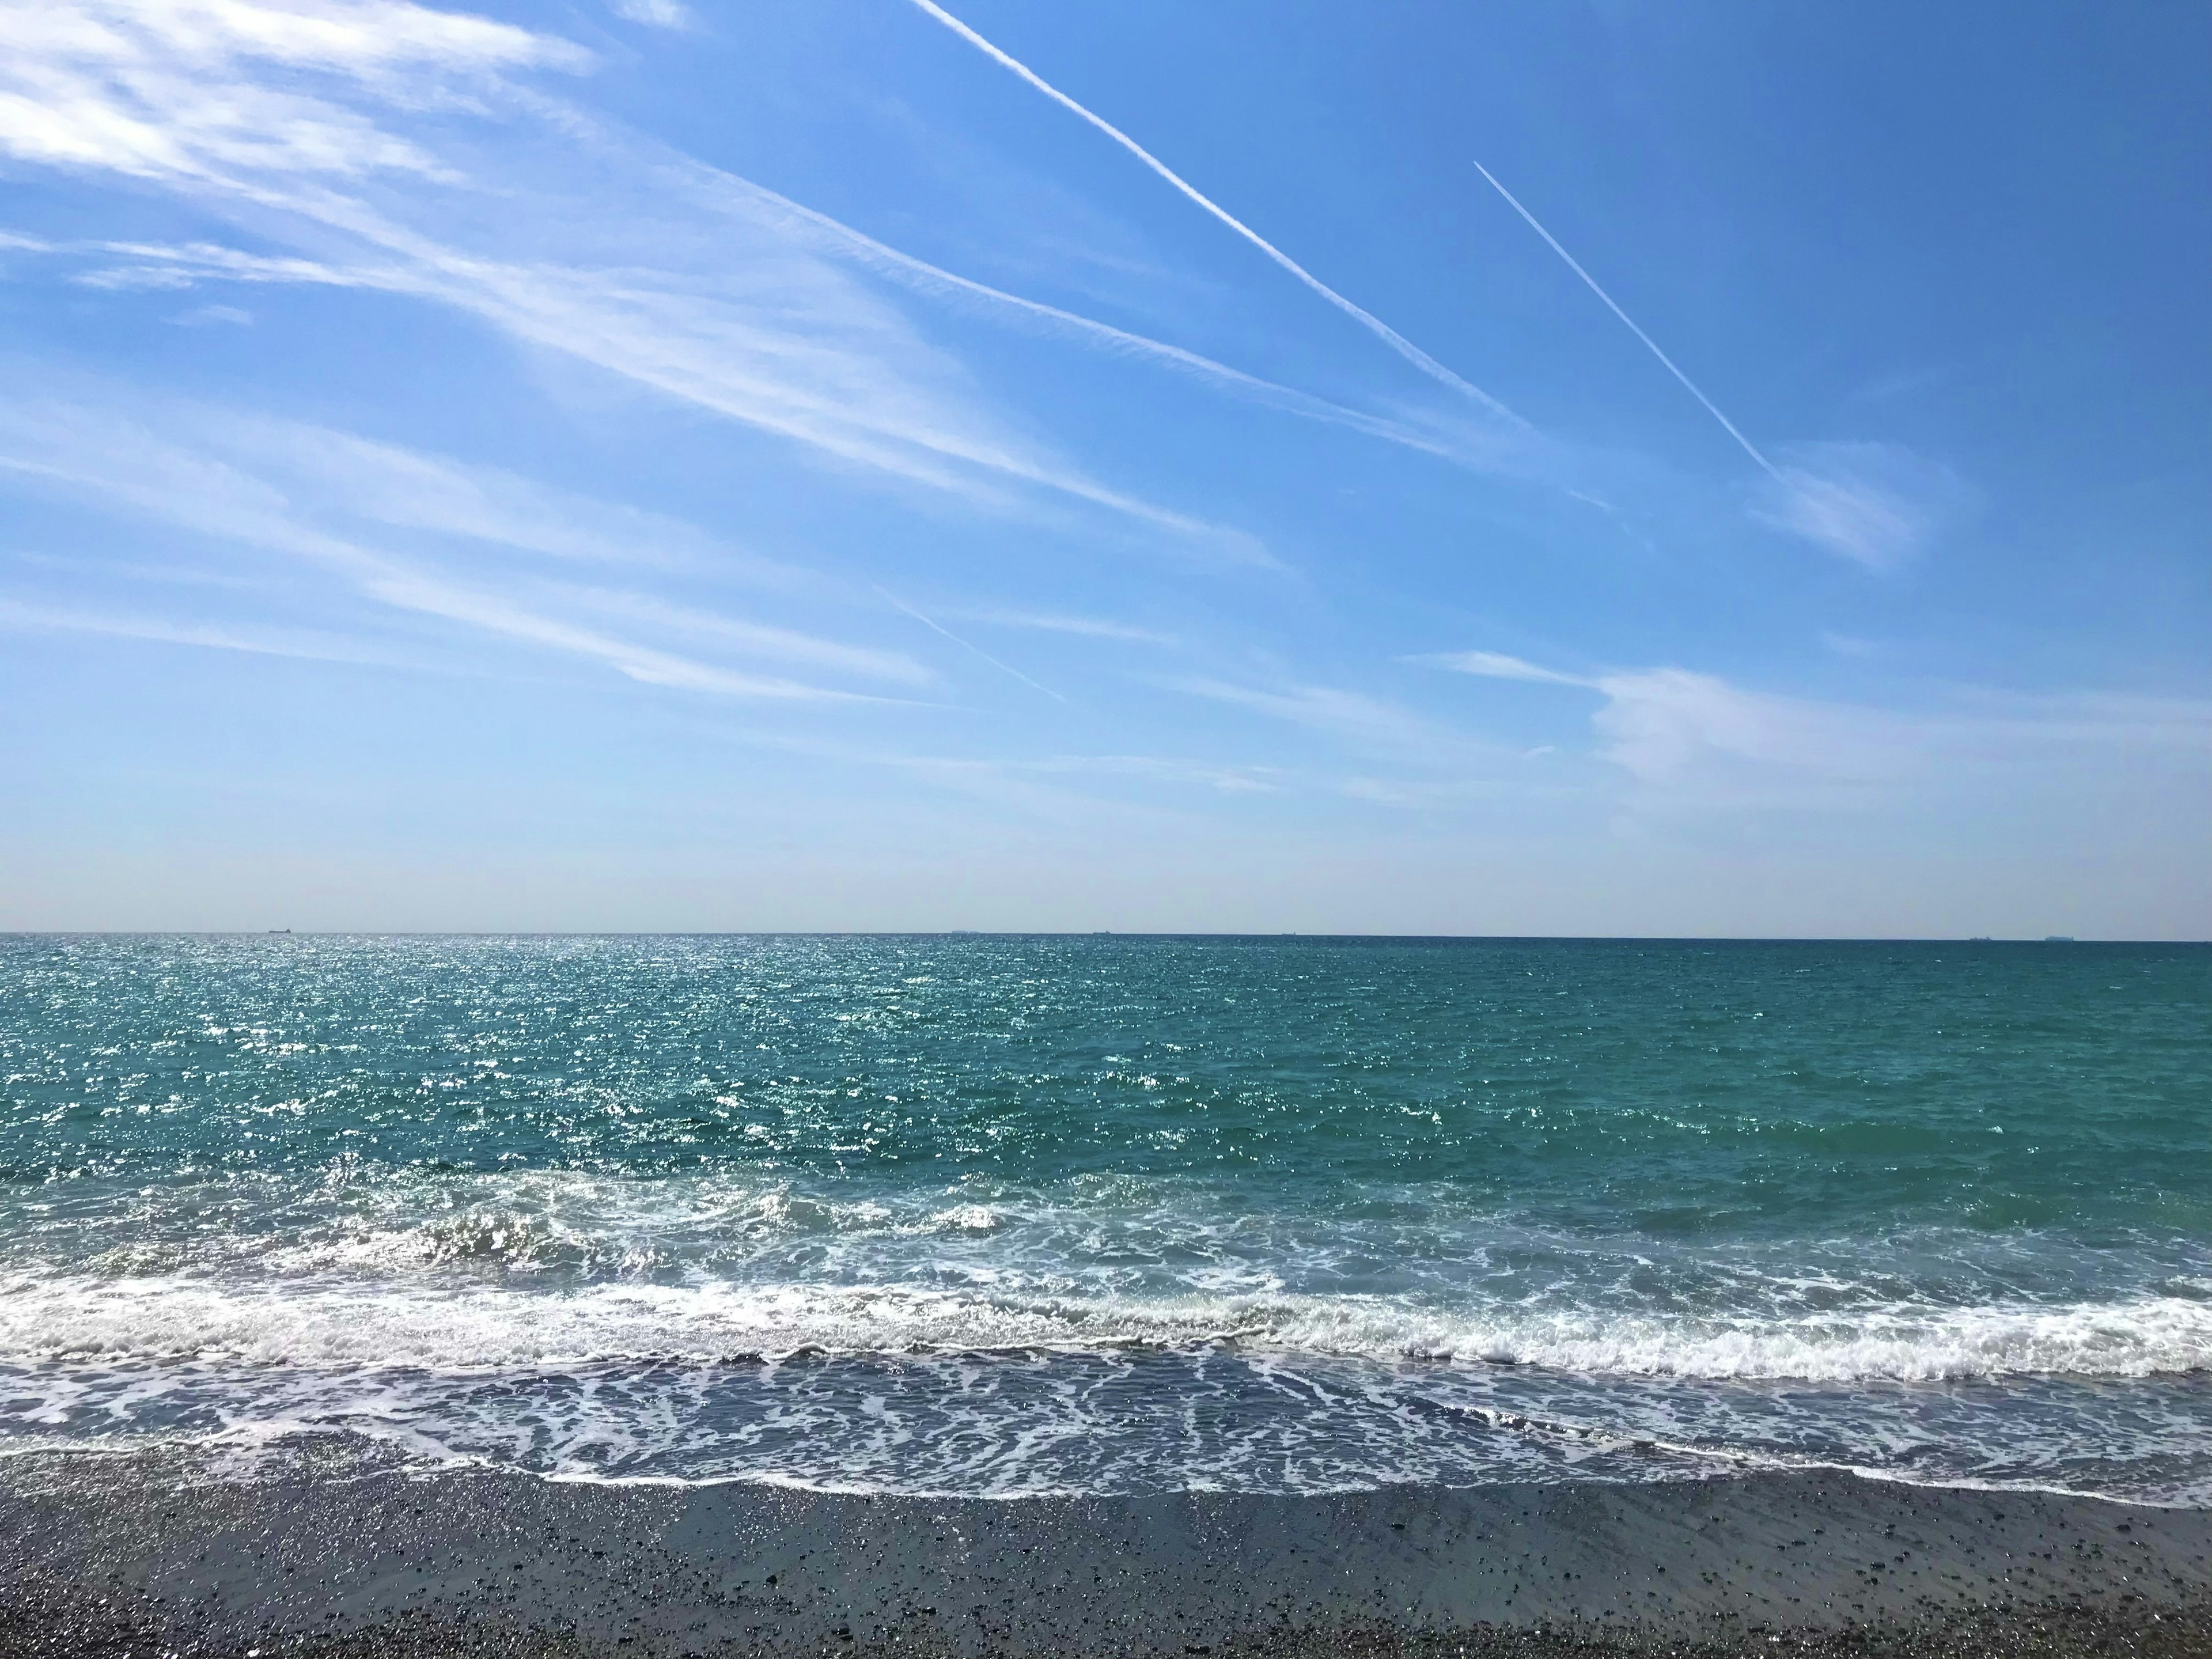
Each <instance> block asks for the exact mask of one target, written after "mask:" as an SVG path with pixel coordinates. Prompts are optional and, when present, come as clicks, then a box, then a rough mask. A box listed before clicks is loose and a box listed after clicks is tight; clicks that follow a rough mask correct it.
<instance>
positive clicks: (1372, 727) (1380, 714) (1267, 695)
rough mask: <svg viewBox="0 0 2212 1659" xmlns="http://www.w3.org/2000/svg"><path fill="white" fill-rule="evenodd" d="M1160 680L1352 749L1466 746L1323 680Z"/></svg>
mask: <svg viewBox="0 0 2212 1659" xmlns="http://www.w3.org/2000/svg"><path fill="white" fill-rule="evenodd" d="M1164 684H1166V685H1167V686H1168V688H1169V689H1170V690H1176V691H1182V692H1185V693H1188V695H1190V696H1197V697H1206V698H1209V699H1211V700H1212V701H1213V702H1222V703H1227V704H1230V705H1231V706H1232V707H1235V708H1246V709H1249V710H1250V711H1251V712H1253V713H1254V714H1264V715H1266V716H1267V717H1268V718H1269V719H1270V720H1284V721H1287V722H1289V723H1290V724H1291V725H1293V726H1304V727H1305V728H1306V729H1308V730H1309V731H1312V732H1321V733H1322V734H1324V735H1326V736H1328V737H1332V738H1336V739H1338V740H1339V741H1340V742H1342V743H1345V744H1349V745H1351V746H1352V748H1354V749H1355V750H1365V751H1368V752H1371V753H1383V754H1389V755H1392V756H1394V757H1400V758H1409V759H1415V760H1419V761H1423V762H1428V763H1437V762H1442V761H1445V760H1447V759H1449V758H1450V757H1454V756H1455V755H1464V754H1465V753H1467V752H1468V749H1469V747H1470V745H1468V743H1467V741H1466V740H1465V739H1464V738H1461V737H1460V736H1458V735H1457V734H1456V733H1455V732H1450V731H1449V730H1448V729H1446V728H1445V727H1443V726H1439V725H1437V723H1436V722H1435V721H1434V720H1430V719H1429V718H1428V717H1427V716H1425V715H1423V714H1416V713H1414V712H1413V710H1411V709H1409V708H1401V706H1399V705H1398V704H1396V703H1393V702H1384V701H1383V700H1382V699H1380V698H1376V697H1370V696H1366V695H1365V694H1364V693H1363V692H1358V691H1346V690H1340V689H1338V688H1336V687H1334V686H1326V685H1292V686H1288V687H1285V688H1283V689H1281V690H1262V689H1261V688H1259V687H1255V686H1249V685H1234V684H1229V683H1227V682H1225V681H1222V680H1215V679H1180V680H1170V681H1167V682H1164Z"/></svg>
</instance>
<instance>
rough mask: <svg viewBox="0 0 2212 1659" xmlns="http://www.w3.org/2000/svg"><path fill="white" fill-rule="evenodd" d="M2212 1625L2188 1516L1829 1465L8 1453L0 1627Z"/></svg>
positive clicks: (1791, 1634) (1054, 1649) (2096, 1629)
mask: <svg viewBox="0 0 2212 1659" xmlns="http://www.w3.org/2000/svg"><path fill="white" fill-rule="evenodd" d="M257 1648H258V1650H260V1652H261V1654H262V1655H264V1656H275V1655H276V1654H278V1653H284V1654H292V1653H303V1652H306V1653H313V1652H328V1653H333V1654H340V1653H342V1654H347V1655H361V1656H371V1655H378V1656H381V1655H395V1656H398V1655H408V1656H415V1655H422V1656H428V1655H459V1654H480V1653H481V1654H511V1655H540V1654H543V1655H549V1656H550V1655H572V1654H573V1655H623V1656H633V1655H638V1656H641V1655H660V1654H678V1653H726V1654H763V1655H781V1654H794V1653H823V1652H837V1653H847V1654H850V1653H856V1652H857V1653H866V1654H890V1653H899V1654H923V1655H927V1654H953V1653H957V1654H975V1655H981V1654H991V1653H1018V1654H1066V1655H1093V1654H1098V1655H1103V1654H1125V1653H1168V1654H1184V1653H1194V1652H1199V1653H1214V1654H1237V1655H1245V1654H1249V1655H1263V1654H1320V1653H1360V1654H1366V1653H1372V1654H1378V1655H1379V1654H1396V1653H1403V1654H1422V1655H1430V1654H1434V1655H1449V1654H1455V1653H1458V1652H1459V1651H1461V1650H1462V1649H1464V1650H1466V1651H1467V1652H1468V1653H1479V1652H1480V1653H1505V1652H1524V1651H1525V1652H1528V1653H1532V1654H1533V1653H1551V1652H1560V1653H1565V1652H1569V1651H1579V1652H1627V1651H1638V1652H1650V1651H1671V1652H1677V1653H1680V1652H1686V1651H1696V1650H1712V1651H1721V1652H1729V1653H1735V1654H1747V1653H1751V1652H1753V1651H1759V1652H1765V1653H1774V1654H1778V1653H1796V1652H1807V1651H1810V1652H1829V1651H1833V1652H1837V1653H1839V1654H1840V1653H1844V1652H1850V1653H1869V1652H1875V1653H1890V1652H1894V1653H1899V1654H1905V1653H1911V1654H1928V1655H1938V1654H1942V1655H1961V1656H1963V1655H1970V1654H1990V1655H1995V1654H2007V1655H2014V1654H2050V1655H2071V1654H2087V1653H2091V1652H2102V1653H2141V1654H2144V1655H2146V1656H2160V1659H2162V1656H2167V1655H2172V1656H2184V1655H2192V1656H2193V1655H2212V1511H2204V1510H2158V1509H2148V1508H2142V1507H2136V1506H2128V1505H2121V1504H2108V1503H2105V1502H2101V1501H2099V1500H2094V1499H2087V1498H2065V1497H2058V1496H2052V1495H2044V1494H2033V1493H2016V1492H2005V1493H1991V1492H1960V1491H1941V1490H1931V1489H1927V1488H1920V1487H1911V1486H1899V1485H1895V1484H1892V1483H1885V1482H1877V1481H1869V1480H1858V1479H1856V1478H1854V1477H1851V1476H1849V1475H1845V1474H1832V1473H1792V1474H1759V1475H1751V1476H1745V1477H1741V1478H1736V1479H1731V1480H1715V1481H1708V1482H1701V1483H1682V1484H1670V1485H1655V1486H1542V1487H1536V1486H1522V1487H1513V1486H1501V1487H1492V1488H1485V1489H1479V1490H1474V1491H1455V1490H1453V1491H1447V1490H1438V1489H1433V1488H1423V1487H1399V1488H1394V1489H1390V1490H1387V1491H1382V1492H1361V1493H1352V1494H1340V1495H1332V1496H1325V1497H1255V1496H1238V1495H1217V1494H1202V1493H1198V1494H1179V1495H1174V1496H1160V1497H1145V1498H1025V1499H1018V1500H1013V1501H985V1500H975V1499H928V1498H867V1497H859V1496H842V1495H835V1494H822V1493H813V1492H791V1491H781V1490H777V1489H774V1488H763V1487H759V1486H714V1487H690V1488H684V1487H668V1486H592V1485H583V1484H555V1483H549V1482H545V1481H541V1480H532V1479H529V1478H527V1477H523V1476H516V1475H509V1474H441V1475H436V1476H431V1477H410V1476H409V1475H406V1474H403V1473H400V1472H397V1471H395V1470H392V1469H391V1468H385V1467H380V1466H378V1465H376V1464H374V1463H363V1462H360V1461H359V1460H357V1459H350V1458H345V1457H337V1456H328V1455H325V1456H320V1457H316V1458H313V1459H309V1460H306V1461H302V1462H290V1463H288V1464H286V1465H284V1466H282V1468H279V1469H276V1470H273V1471H270V1472H266V1473H264V1474H262V1475H260V1476H259V1477H258V1478H255V1479H252V1480H228V1481H225V1482H215V1483H210V1481H209V1480H207V1478H206V1474H205V1472H204V1470H199V1469H197V1468H192V1467H189V1466H187V1465H185V1464H184V1463H182V1462H178V1461H177V1460H175V1459H173V1458H167V1457H160V1456H147V1457H131V1458H125V1457H105V1458H100V1457H88V1456H82V1455H71V1456H59V1455H53V1456H46V1455H41V1456H37V1457H21V1458H15V1459H11V1460H8V1461H7V1462H5V1463H4V1464H0V1653H4V1654H9V1655H14V1654H22V1655H39V1656H48V1655H53V1656H60V1655H72V1656H73V1655H77V1654H94V1653H99V1654H111V1655H112V1654H117V1653H124V1652H127V1653H131V1654H134V1655H138V1656H150V1655H153V1654H156V1653H168V1652H188V1651H191V1650H197V1651H199V1652H202V1653H219V1654H243V1653H245V1652H246V1651H248V1650H253V1649H257Z"/></svg>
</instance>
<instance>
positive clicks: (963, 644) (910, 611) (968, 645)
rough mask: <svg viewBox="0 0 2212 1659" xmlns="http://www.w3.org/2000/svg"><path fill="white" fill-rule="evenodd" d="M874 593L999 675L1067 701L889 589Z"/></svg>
mask: <svg viewBox="0 0 2212 1659" xmlns="http://www.w3.org/2000/svg"><path fill="white" fill-rule="evenodd" d="M876 592H878V593H880V594H882V595H883V596H884V599H888V600H890V604H891V607H892V608H893V609H894V610H897V611H905V612H906V614H907V615H908V616H909V617H913V618H914V619H915V621H916V622H918V623H921V625H922V626H923V627H924V628H927V629H933V630H934V631H936V632H937V633H939V634H942V635H945V638H946V639H948V640H950V641H952V643H953V644H955V645H957V646H958V647H960V648H961V649H962V650H963V651H973V652H974V653H975V654H976V655H977V656H979V657H981V659H983V660H984V661H985V662H987V663H988V664H990V665H991V666H992V667H994V668H995V669H997V670H998V671H1000V673H1002V674H1012V676H1013V677H1014V678H1016V679H1018V680H1019V681H1020V682H1021V683H1022V684H1024V685H1026V686H1028V687H1029V688H1030V690H1032V691H1042V692H1043V693H1044V694H1045V696H1048V697H1050V698H1051V699H1052V700H1053V701H1054V702H1066V701H1067V699H1066V697H1064V696H1060V693H1059V692H1057V691H1055V690H1053V689H1052V688H1051V687H1050V686H1048V685H1044V684H1039V683H1038V682H1037V681H1036V680H1033V679H1031V678H1030V677H1029V676H1028V675H1026V674H1024V673H1023V672H1022V671H1021V670H1020V669H1018V668H1016V667H1015V666H1014V665H1012V664H1011V663H1003V662H1000V660H999V659H997V658H996V657H994V656H993V655H992V654H991V653H989V652H987V651H986V650H985V649H984V648H983V647H981V646H980V645H977V644H976V643H975V641H972V640H963V639H962V638H961V637H960V636H959V635H957V634H956V633H954V632H953V631H952V630H951V629H949V628H947V627H946V626H945V624H944V623H939V622H932V621H931V620H930V619H929V618H928V617H925V616H923V615H922V614H921V611H917V610H915V608H914V607H913V606H912V605H908V603H907V602H906V601H905V600H904V599H901V598H899V596H898V595H897V594H896V593H894V592H891V591H890V589H889V588H886V587H878V589H876Z"/></svg>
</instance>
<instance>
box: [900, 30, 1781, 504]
mask: <svg viewBox="0 0 2212 1659" xmlns="http://www.w3.org/2000/svg"><path fill="white" fill-rule="evenodd" d="M927 3H928V0H915V4H916V5H926V4H927ZM1474 170H1475V171H1476V172H1477V173H1480V174H1481V175H1482V176H1483V177H1484V178H1486V179H1489V180H1490V187H1491V188H1492V190H1494V191H1497V192H1498V194H1499V195H1500V196H1503V197H1504V198H1505V200H1506V202H1507V204H1509V205H1510V207H1511V208H1512V210H1514V211H1515V212H1516V213H1517V214H1519V215H1520V216H1522V218H1523V219H1526V220H1527V221H1528V228H1529V229H1531V230H1533V231H1534V232H1535V233H1536V234H1538V235H1539V236H1541V237H1542V238H1543V239H1544V240H1546V241H1547V242H1548V243H1550V244H1551V247H1552V252H1554V253H1556V254H1558V255H1559V258H1562V259H1565V261H1566V262H1567V268H1568V269H1569V270H1571V271H1573V272H1574V273H1575V275H1576V276H1579V277H1581V278H1582V279H1583V281H1584V282H1585V283H1589V291H1590V292H1591V293H1593V294H1595V295H1597V297H1598V298H1599V299H1601V300H1602V301H1605V303H1606V307H1607V309H1608V310H1610V311H1611V312H1612V313H1613V315H1614V316H1616V317H1618V318H1620V320H1621V321H1622V322H1624V323H1626V324H1627V325H1628V331H1629V332H1630V333H1632V334H1633V335H1635V337H1637V338H1638V339H1639V340H1641V341H1643V342H1644V344H1645V345H1647V346H1649V347H1650V348H1651V355H1652V356H1655V357H1656V358H1657V359H1658V360H1659V361H1660V362H1662V363H1664V364H1666V365H1667V372H1668V374H1672V375H1673V376H1674V378H1675V379H1676V380H1680V382H1681V383H1682V384H1683V386H1686V387H1687V388H1688V390H1689V393H1690V395H1691V396H1692V398H1696V399H1697V400H1698V401H1699V403H1701V404H1704V405H1705V411H1706V413H1708V414H1710V415H1711V416H1712V417H1713V418H1714V419H1715V420H1717V421H1718V422H1720V423H1721V424H1722V425H1723V427H1725V428H1728V435H1729V437H1731V438H1733V439H1735V441H1737V442H1738V443H1740V444H1741V445H1742V446H1743V453H1745V454H1747V455H1748V456H1750V457H1751V459H1753V460H1754V461H1757V462H1758V463H1759V466H1760V467H1761V468H1762V469H1763V470H1764V471H1765V473H1766V475H1767V476H1768V477H1771V478H1772V479H1773V480H1774V481H1775V482H1776V483H1782V482H1783V477H1782V475H1781V473H1779V472H1778V471H1775V468H1774V463H1773V462H1771V461H1770V460H1768V459H1766V457H1765V456H1764V455H1762V454H1760V453H1759V446H1758V445H1756V444H1754V443H1753V442H1752V441H1751V440H1750V439H1748V438H1747V437H1745V436H1744V435H1743V434H1742V433H1741V432H1739V431H1737V430H1736V427H1735V422H1734V421H1731V420H1730V419H1729V417H1728V416H1725V415H1723V414H1722V413H1721V410H1720V405H1719V404H1716V403H1715V402H1714V401H1713V400H1712V399H1711V398H1708V397H1707V396H1705V393H1704V392H1700V391H1699V390H1698V383H1697V382H1696V381H1695V380H1692V379H1691V378H1690V377H1689V376H1688V375H1686V374H1683V373H1682V371H1681V370H1680V369H1679V368H1675V367H1674V359H1673V358H1672V357H1669V356H1668V355H1667V354H1666V353H1665V352H1663V351H1662V350H1660V349H1659V343H1658V342H1657V341H1656V340H1655V339H1653V338H1652V337H1650V335H1649V334H1646V333H1645V332H1644V331H1643V330H1642V329H1640V328H1638V327H1637V325H1636V319H1634V318H1633V317H1632V316H1630V315H1629V314H1628V313H1626V312H1625V311H1623V310H1622V309H1621V308H1620V307H1619V306H1618V305H1616V304H1615V303H1614V302H1613V295H1610V294H1607V292H1606V291H1605V290H1604V289H1601V288H1600V287H1599V286H1598V285H1597V278H1596V277H1595V276H1591V275H1590V274H1589V272H1588V271H1587V270H1583V268H1582V264H1581V262H1580V261H1578V260H1577V258H1575V256H1574V255H1573V254H1571V253H1570V252H1567V251H1566V249H1565V248H1563V247H1561V246H1559V238H1558V237H1556V236H1554V235H1553V234H1552V233H1551V232H1550V231H1548V230H1547V229H1545V228H1544V227H1543V226H1542V224H1541V223H1540V222H1538V221H1537V218H1536V216H1535V215H1534V214H1533V213H1531V212H1529V211H1528V209H1527V208H1524V207H1522V205H1521V198H1520V197H1517V196H1516V195H1515V194H1514V193H1513V192H1512V191H1510V190H1508V189H1506V188H1505V186H1504V185H1501V184H1499V183H1498V179H1497V176H1496V175H1495V174H1493V173H1492V172H1491V170H1490V169H1489V168H1488V167H1485V166H1483V165H1482V163H1481V162H1480V161H1477V162H1476V163H1475V164H1474Z"/></svg>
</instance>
